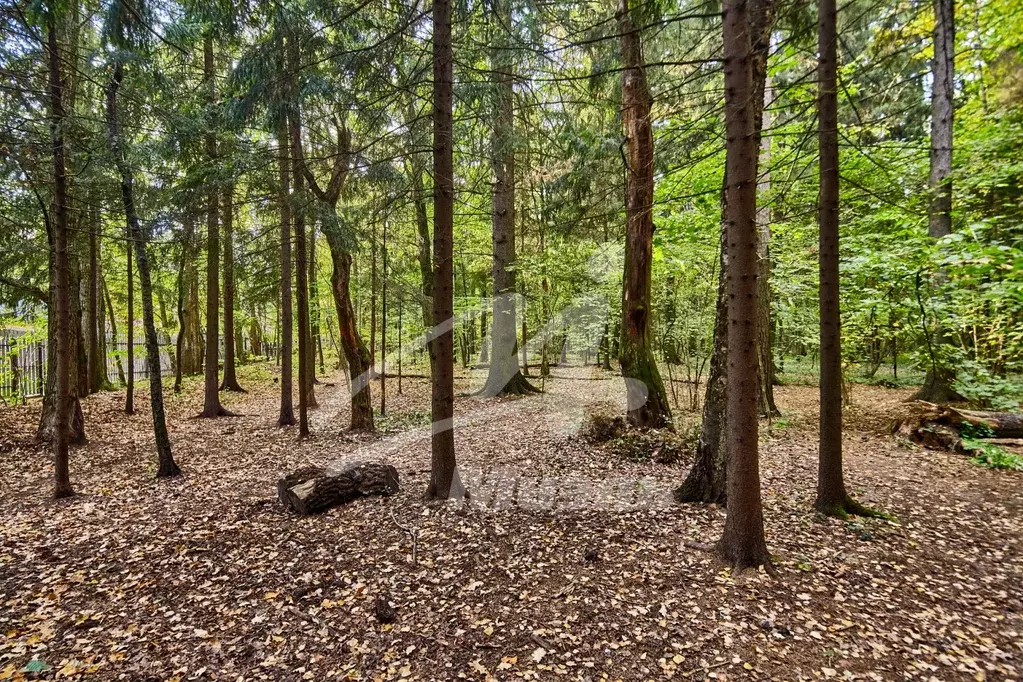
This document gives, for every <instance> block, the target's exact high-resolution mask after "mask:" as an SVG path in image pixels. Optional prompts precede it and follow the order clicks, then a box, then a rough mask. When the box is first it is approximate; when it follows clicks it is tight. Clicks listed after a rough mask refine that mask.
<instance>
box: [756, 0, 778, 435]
mask: <svg viewBox="0 0 1023 682" xmlns="http://www.w3.org/2000/svg"><path fill="white" fill-rule="evenodd" d="M762 4H767V3H757V5H762ZM755 6H756V5H755ZM767 23H768V29H767V37H765V38H764V40H765V41H766V45H765V49H763V50H759V49H757V48H756V46H754V55H755V57H754V74H753V79H754V87H755V88H757V89H758V90H759V91H760V94H759V99H758V100H757V101H758V103H759V104H760V112H761V113H760V125H759V130H760V163H759V168H760V169H761V172H760V179H759V185H758V188H757V192H758V194H759V195H760V202H762V204H761V205H758V207H757V232H758V235H757V239H758V241H757V249H758V252H757V268H758V270H757V286H758V288H759V297H760V326H759V336H760V338H759V339H758V340H757V351H758V353H759V355H760V395H759V403H758V405H759V410H760V414H762V415H764V416H768V417H775V416H778V415H780V414H781V412H780V411H779V410H778V405H777V404H776V403H775V401H774V381H775V371H774V352H773V349H772V344H771V280H770V278H771V207H770V205H769V204H768V203H767V195H768V193H769V192H770V191H771V173H770V170H767V167H768V165H769V164H770V162H771V138H770V136H768V135H764V131H765V130H767V129H768V128H770V126H771V112H770V109H769V106H770V103H771V100H773V99H774V89H773V88H772V87H771V84H770V77H769V76H768V74H767V59H766V57H767V52H768V51H769V49H770V37H769V36H770V25H771V24H773V22H767ZM754 38H757V37H756V36H755V37H754ZM761 54H762V55H763V56H764V58H763V59H759V58H758V57H759V56H760V55H761ZM760 83H763V84H764V85H763V87H762V88H761V87H758V86H759V85H760Z"/></svg>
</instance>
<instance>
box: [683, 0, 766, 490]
mask: <svg viewBox="0 0 1023 682" xmlns="http://www.w3.org/2000/svg"><path fill="white" fill-rule="evenodd" d="M747 7H748V10H749V12H748V15H747V16H748V21H749V22H750V31H751V49H752V55H751V69H752V73H753V91H754V95H753V105H754V107H755V110H754V126H755V133H756V141H757V144H758V145H759V144H760V140H761V133H762V129H763V111H764V109H765V98H766V92H767V88H766V81H767V57H768V52H769V50H770V35H771V28H772V26H773V25H774V10H775V0H753V1H752V2H749V3H748V4H747ZM756 163H757V166H756V167H755V169H754V175H757V170H758V169H759V158H758V159H757V161H756ZM728 187H729V179H728V168H727V167H726V168H725V173H724V179H723V181H722V186H721V233H720V241H719V247H718V282H717V300H716V304H715V314H714V337H713V345H712V350H711V358H710V376H709V377H708V379H707V389H706V392H705V394H704V401H703V421H702V423H701V427H700V438H699V441H698V443H697V446H696V460H695V461H694V462H693V466H692V468H691V469H690V470H689V474H688V475H687V476H686V480H685V481H684V482H683V483H682V485H681V486H679V488H678V489H676V490H675V493H674V497H675V499H676V500H677V501H679V502H706V503H711V504H719V505H724V504H726V503H727V500H728V459H727V447H726V444H725V439H726V436H727V434H728V414H727V401H728V387H729V383H728V367H729V362H728V357H729V354H728V305H729V295H728V278H727V275H728V272H729V265H728V200H729V197H730V195H729V193H728ZM759 215H760V214H759V213H758V217H759ZM762 234H763V231H762V230H761V235H762ZM757 246H758V259H757V262H758V292H759V294H760V295H761V296H762V295H764V294H765V290H766V288H767V287H766V283H761V282H760V280H759V278H760V277H761V276H763V274H764V272H765V267H766V264H765V263H764V262H763V258H762V257H763V255H764V254H765V249H766V245H763V244H760V243H759V235H758V245H757ZM768 306H769V303H766V304H765V303H764V302H763V301H760V313H759V320H760V323H761V324H767V323H768V322H765V318H766V317H767V316H765V309H767V307H768ZM758 336H759V338H758V342H757V350H758V355H759V357H760V358H761V361H763V358H764V356H765V355H767V356H770V354H771V352H770V342H769V340H765V334H764V332H763V330H762V329H760V330H759V331H758ZM765 345H766V353H765ZM763 376H764V372H763V371H760V377H761V378H760V379H759V381H758V386H759V388H760V390H759V391H758V393H759V395H760V398H759V399H760V400H762V401H763V407H766V408H767V410H768V411H769V410H770V406H771V405H772V404H773V403H772V400H773V395H774V393H773V391H771V392H770V394H769V395H770V396H771V399H772V400H768V398H767V395H768V394H767V393H766V391H765V387H764V384H763V382H764V381H765V379H764V378H763ZM768 388H769V387H768ZM761 411H764V410H761Z"/></svg>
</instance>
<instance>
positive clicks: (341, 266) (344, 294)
mask: <svg viewBox="0 0 1023 682" xmlns="http://www.w3.org/2000/svg"><path fill="white" fill-rule="evenodd" d="M327 234H330V233H327ZM330 239H331V237H328V241H329V240H330ZM330 257H331V261H332V263H333V266H334V267H333V270H332V272H331V276H330V283H331V287H332V289H333V293H334V307H335V310H336V312H337V320H338V327H339V328H340V334H341V348H342V350H343V351H344V354H345V360H346V361H347V363H348V374H349V377H350V379H351V394H352V403H351V411H352V419H351V424H350V428H351V430H352V431H373V430H374V428H375V427H374V424H373V395H372V392H371V389H370V381H371V380H372V378H373V363H372V360H371V359H370V355H369V348H367V347H366V344H365V343H364V342H363V340H362V337H361V336H359V330H358V328H357V326H356V324H355V310H354V309H353V307H352V297H351V284H350V281H351V273H352V254H350V253H348V252H346V251H344V250H342V248H340V245H336V246H333V245H332V246H331V249H330Z"/></svg>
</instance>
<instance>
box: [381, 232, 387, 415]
mask: <svg viewBox="0 0 1023 682" xmlns="http://www.w3.org/2000/svg"><path fill="white" fill-rule="evenodd" d="M381 256H382V259H383V263H381V266H382V267H383V287H382V289H381V291H380V298H381V301H380V318H381V319H380V414H381V416H382V415H385V414H387V221H386V220H384V236H383V242H382V244H381Z"/></svg>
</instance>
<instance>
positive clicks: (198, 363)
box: [174, 202, 226, 392]
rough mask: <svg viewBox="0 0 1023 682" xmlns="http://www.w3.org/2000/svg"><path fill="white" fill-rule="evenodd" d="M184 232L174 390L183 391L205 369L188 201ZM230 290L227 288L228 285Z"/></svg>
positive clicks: (193, 220)
mask: <svg viewBox="0 0 1023 682" xmlns="http://www.w3.org/2000/svg"><path fill="white" fill-rule="evenodd" d="M185 203H186V206H185V207H184V208H183V210H184V217H183V218H182V221H181V223H182V229H181V238H180V243H181V260H180V262H179V265H178V278H177V293H178V297H177V298H178V304H177V308H178V339H177V343H176V345H175V352H176V354H177V362H176V363H175V366H174V370H175V372H174V391H175V392H179V391H180V390H181V378H182V376H183V375H185V374H196V373H198V372H199V371H200V369H201V368H202V338H201V336H200V333H199V273H198V270H197V269H196V262H195V261H196V258H198V255H199V249H198V246H197V244H196V234H195V214H194V213H193V212H192V210H191V209H190V207H189V206H188V205H187V203H188V202H185ZM225 289H226V286H225Z"/></svg>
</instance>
